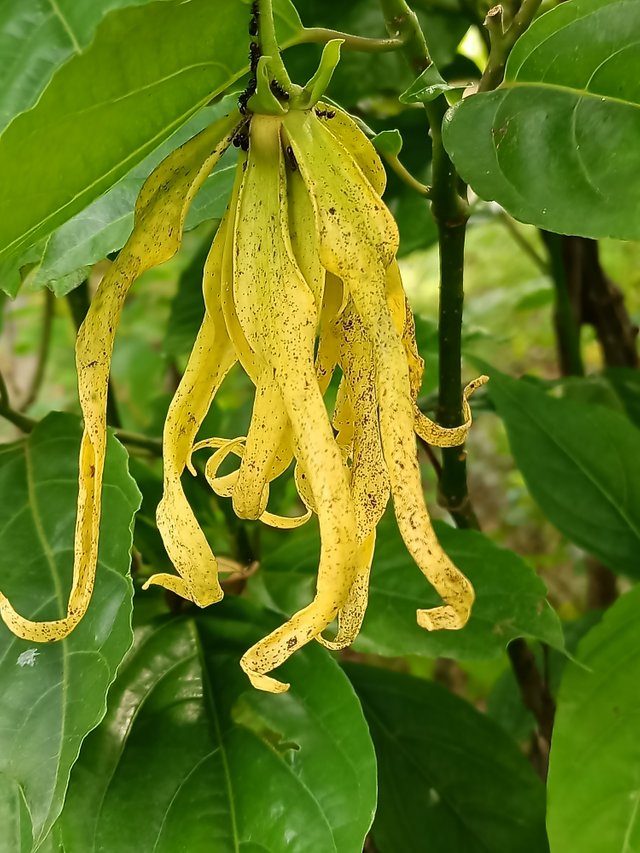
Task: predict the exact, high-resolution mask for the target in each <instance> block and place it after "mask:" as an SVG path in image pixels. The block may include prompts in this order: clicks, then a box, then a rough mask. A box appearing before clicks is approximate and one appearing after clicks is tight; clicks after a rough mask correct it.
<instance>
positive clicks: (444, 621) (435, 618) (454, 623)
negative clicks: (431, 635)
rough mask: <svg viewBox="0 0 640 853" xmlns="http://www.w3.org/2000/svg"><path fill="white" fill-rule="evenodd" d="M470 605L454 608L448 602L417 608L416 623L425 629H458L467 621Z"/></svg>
mask: <svg viewBox="0 0 640 853" xmlns="http://www.w3.org/2000/svg"><path fill="white" fill-rule="evenodd" d="M470 614H471V607H470V606H469V607H465V608H464V609H455V608H454V607H452V606H451V605H450V604H446V605H443V606H442V607H432V608H431V609H429V610H417V611H416V618H417V622H418V625H419V626H420V627H421V628H424V629H425V630H427V631H459V630H460V628H464V626H465V625H466V624H467V622H468V621H469V616H470Z"/></svg>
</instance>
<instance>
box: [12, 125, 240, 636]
mask: <svg viewBox="0 0 640 853" xmlns="http://www.w3.org/2000/svg"><path fill="white" fill-rule="evenodd" d="M239 121H240V116H239V115H238V114H237V113H234V114H232V115H230V116H226V117H225V118H223V119H221V120H220V121H218V122H216V123H215V124H214V125H212V126H211V127H209V128H207V129H206V130H204V131H202V133H200V134H198V136H196V137H194V138H193V139H191V140H190V141H189V142H187V143H186V144H185V145H183V146H182V147H181V148H179V149H178V150H177V151H174V152H173V153H172V154H170V155H169V156H168V157H167V158H166V159H165V160H163V162H162V163H161V164H160V165H159V166H158V167H157V168H156V169H155V170H154V171H153V172H152V174H151V175H150V176H149V178H148V179H147V181H146V182H145V184H144V186H143V188H142V190H141V192H140V195H139V197H138V201H137V204H136V212H135V221H134V228H133V232H132V234H131V236H130V237H129V239H128V241H127V243H126V244H125V246H124V247H123V249H122V250H121V251H120V254H119V255H118V258H117V260H116V261H115V262H114V264H113V265H112V267H111V269H110V270H109V272H108V273H107V275H106V276H105V277H104V279H103V281H102V283H101V284H100V287H99V288H98V291H97V293H96V295H95V297H94V299H93V302H92V304H91V307H90V308H89V311H88V313H87V316H86V318H85V320H84V322H83V324H82V327H81V328H80V331H79V333H78V338H77V342H76V362H77V369H78V390H79V396H80V405H81V407H82V414H83V417H84V434H83V437H82V444H81V447H80V460H79V478H78V487H79V488H78V512H77V517H76V528H75V544H74V566H73V580H72V585H71V592H70V596H69V602H68V607H67V615H66V617H64V618H62V619H56V620H51V621H47V622H33V621H31V620H29V619H25V618H23V617H22V616H20V615H19V614H18V613H17V612H16V611H15V610H14V609H13V607H12V606H11V604H10V603H9V601H8V600H7V599H6V597H5V596H3V595H1V594H0V615H1V616H2V618H3V619H4V621H5V622H6V624H7V625H8V626H9V628H10V629H11V630H12V631H13V633H14V634H16V635H17V636H19V637H21V638H23V639H25V640H30V641H33V642H44V641H51V640H60V639H62V638H64V637H66V636H67V635H68V634H69V633H70V632H71V631H72V630H73V628H74V627H75V626H76V625H77V624H78V622H79V621H80V619H81V618H82V617H83V616H84V614H85V612H86V610H87V607H88V606H89V601H90V600H91V595H92V592H93V586H94V580H95V570H96V563H97V559H98V538H99V533H100V514H101V504H102V477H103V470H104V457H105V450H106V433H107V428H106V401H107V388H108V378H109V368H110V365H111V354H112V351H113V342H114V337H115V332H116V328H117V326H118V322H119V320H120V314H121V312H122V307H123V304H124V300H125V297H126V295H127V293H128V291H129V288H130V287H131V285H132V284H133V282H134V281H135V280H136V279H137V278H138V277H139V276H140V275H142V273H143V272H145V271H146V270H148V269H150V268H152V267H154V266H157V265H158V264H161V263H164V262H165V261H167V260H169V258H171V257H172V256H173V255H174V254H175V253H176V252H177V250H178V248H179V246H180V242H181V239H182V228H183V224H184V219H185V216H186V213H187V210H188V208H189V205H190V203H191V201H192V199H193V197H194V195H195V194H196V192H197V191H198V189H199V188H200V186H201V185H202V183H203V181H204V180H205V178H206V177H207V175H208V174H209V172H210V171H211V169H212V168H213V166H214V165H215V163H216V162H217V160H218V159H219V157H220V156H221V154H222V153H223V152H224V150H225V149H226V148H227V147H228V145H229V143H230V141H231V138H232V136H233V133H234V130H235V128H236V127H237V125H238V123H239Z"/></svg>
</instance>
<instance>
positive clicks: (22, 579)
mask: <svg viewBox="0 0 640 853" xmlns="http://www.w3.org/2000/svg"><path fill="white" fill-rule="evenodd" d="M80 435H81V431H80V428H79V424H78V421H77V419H76V418H74V417H72V416H71V415H62V414H53V415H49V417H47V418H45V419H44V420H43V421H42V422H41V423H40V424H39V425H38V426H37V427H36V428H35V429H34V431H33V432H32V433H31V435H30V436H29V437H28V439H25V440H24V441H21V442H18V443H16V444H10V445H5V446H3V447H2V448H1V449H0V494H2V495H3V496H4V499H3V501H2V503H0V531H1V533H0V589H2V592H3V593H5V594H6V595H7V597H8V598H9V600H10V601H11V602H12V604H14V606H15V607H16V609H17V610H18V611H19V612H20V613H22V614H24V615H25V616H27V617H29V618H32V619H56V618H60V617H61V616H63V615H64V614H65V613H66V609H67V594H68V589H69V587H70V583H71V569H72V565H73V537H74V527H75V516H76V496H77V490H78V454H79V447H80ZM139 501H140V495H139V492H138V489H137V488H136V485H135V483H134V482H133V480H132V479H131V477H130V476H129V474H128V471H127V455H126V453H125V451H124V449H123V448H122V447H121V446H120V445H119V444H118V443H117V442H116V441H115V440H114V439H110V440H109V452H108V456H107V466H106V471H105V479H104V511H103V516H102V526H101V533H100V555H99V562H98V572H97V578H96V586H95V591H94V594H93V599H92V601H91V604H90V606H89V610H88V612H87V615H86V616H85V617H84V619H83V620H82V622H81V623H80V625H79V626H78V627H77V628H76V629H75V631H74V632H73V633H72V634H71V636H70V637H69V638H68V639H66V640H63V641H62V642H58V643H51V644H43V645H39V646H34V644H33V643H28V642H25V641H24V640H19V639H17V638H16V637H14V636H13V634H11V633H10V632H9V629H8V628H6V627H5V626H4V624H2V623H0V683H2V702H1V703H0V804H1V805H0V814H1V821H2V827H3V832H2V834H1V837H0V851H2V853H17V851H20V853H23V851H29V850H31V834H32V833H33V839H34V842H39V841H41V840H42V839H43V838H44V837H45V836H46V834H47V832H48V830H49V828H50V827H51V826H52V824H53V822H54V821H55V819H56V818H57V816H58V814H59V812H60V810H61V808H62V803H63V800H64V795H65V791H66V788H67V783H68V780H69V773H70V771H71V766H72V765H73V763H74V761H75V760H76V757H77V755H78V751H79V749H80V745H81V743H82V741H83V739H84V737H85V736H86V735H87V733H88V732H90V731H91V729H93V728H94V727H95V726H96V725H97V724H98V723H99V722H100V720H101V719H102V717H103V715H104V712H105V708H106V694H107V690H108V688H109V685H110V684H111V683H112V681H113V680H114V678H115V675H116V670H117V668H118V666H119V664H120V662H121V660H122V658H123V656H124V654H125V652H126V651H127V649H128V648H129V646H130V645H131V640H132V632H131V596H132V588H131V580H130V578H129V576H128V570H129V552H130V548H131V531H132V526H133V516H134V513H135V511H136V509H137V508H138V506H139ZM5 827H7V828H9V827H10V829H9V831H8V832H6V833H5ZM27 827H28V829H27ZM27 837H28V840H29V843H28V844H25V839H26V838H27Z"/></svg>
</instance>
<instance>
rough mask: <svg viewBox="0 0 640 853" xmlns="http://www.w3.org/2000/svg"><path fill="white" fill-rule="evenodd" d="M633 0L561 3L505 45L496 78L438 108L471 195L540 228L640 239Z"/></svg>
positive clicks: (638, 39)
mask: <svg viewBox="0 0 640 853" xmlns="http://www.w3.org/2000/svg"><path fill="white" fill-rule="evenodd" d="M639 63H640V3H638V2H637V0H572V2H571V3H562V4H560V5H559V6H558V7H557V8H555V9H552V10H551V11H550V12H547V14H545V15H542V17H540V18H539V19H538V20H537V21H535V22H534V24H533V25H532V26H531V28H530V29H529V30H528V31H527V32H526V33H525V34H524V35H523V36H522V37H521V38H520V39H519V40H518V41H517V42H516V45H515V47H514V49H513V51H512V53H511V55H510V57H509V61H508V63H507V69H506V74H505V80H504V82H503V83H502V85H501V86H500V87H499V88H498V89H496V91H494V92H489V93H483V94H479V95H474V96H472V97H469V98H466V99H465V100H464V101H462V102H461V103H460V104H458V105H457V106H455V107H454V108H453V109H452V110H451V111H450V112H449V113H448V116H447V120H446V123H445V128H444V143H445V145H446V148H447V151H448V152H449V154H450V155H451V157H452V159H453V162H454V163H455V166H456V168H457V170H458V172H459V173H460V175H461V176H462V177H463V178H464V180H465V181H467V182H468V183H469V184H470V185H471V186H472V187H473V189H474V190H475V191H476V192H477V193H478V195H479V196H481V197H482V198H484V199H486V200H490V199H495V200H496V201H497V202H499V203H500V204H501V205H502V206H503V207H504V208H506V210H508V211H509V213H511V214H512V215H513V216H515V217H517V218H518V219H521V220H522V221H523V222H530V223H532V224H533V225H537V226H539V227H540V228H546V229H547V230H549V231H557V232H559V233H561V234H579V235H582V236H584V237H595V238H599V237H617V238H619V239H621V240H636V239H640V203H639V202H640V195H639V192H638V172H639V171H640V145H639V144H638V140H639V139H640V85H639V84H638V80H639V79H640V78H639V77H638V73H637V69H638V65H639Z"/></svg>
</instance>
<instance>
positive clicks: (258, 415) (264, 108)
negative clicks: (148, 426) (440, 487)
mask: <svg viewBox="0 0 640 853" xmlns="http://www.w3.org/2000/svg"><path fill="white" fill-rule="evenodd" d="M326 55H327V56H329V57H331V55H333V57H334V59H337V50H336V46H335V45H332V46H331V47H330V49H329V50H328V51H327V53H326ZM267 76H268V64H267V63H266V61H265V59H264V58H263V59H262V60H261V61H260V63H259V66H258V94H257V95H256V96H255V97H254V98H253V100H252V101H250V102H249V110H248V111H246V112H245V113H244V114H242V113H240V112H238V111H235V112H233V113H232V114H231V115H228V116H226V117H224V118H223V119H221V120H220V121H218V122H217V123H216V124H214V125H212V126H211V127H209V128H208V129H206V130H204V131H203V132H202V133H200V134H199V135H198V136H196V137H194V138H193V139H191V140H190V141H189V142H187V143H186V145H184V146H182V148H180V149H178V150H177V151H174V152H173V153H172V154H171V155H169V157H167V158H166V160H164V162H163V163H161V164H160V166H158V168H157V169H156V170H155V171H154V172H153V173H152V175H151V176H150V177H149V178H148V180H147V181H146V183H145V185H144V187H143V189H142V191H141V193H140V196H139V198H138V202H137V205H136V212H135V225H134V229H133V233H132V234H131V236H130V238H129V240H128V242H127V243H126V245H125V246H124V248H123V249H122V251H121V252H120V254H119V255H118V258H117V260H116V261H115V262H114V264H113V265H112V267H111V268H110V270H109V272H108V273H107V275H106V276H105V278H104V279H103V281H102V283H101V284H100V286H99V288H98V291H97V293H96V296H95V298H94V300H93V302H92V304H91V308H90V310H89V312H88V314H87V317H86V319H85V321H84V323H83V325H82V328H81V329H80V332H79V334H78V340H77V344H76V355H77V367H78V382H79V391H80V403H81V406H82V412H83V416H84V435H83V439H82V446H81V451H80V475H79V497H78V513H77V523H76V537H75V561H74V572H73V582H72V589H71V593H70V598H69V604H68V611H67V615H66V616H65V618H62V619H58V620H54V621H48V622H33V621H30V620H28V619H25V618H23V617H22V616H20V615H19V614H18V613H17V612H16V611H15V610H14V609H13V607H12V606H11V604H10V603H9V601H8V600H7V599H6V598H5V597H4V596H0V613H1V615H2V618H3V619H4V621H5V622H6V623H7V625H8V626H9V627H10V628H11V630H12V631H13V632H14V633H15V634H17V635H18V636H20V637H23V638H25V639H28V640H31V641H36V642H38V641H48V640H57V639H61V638H63V637H65V636H67V635H68V634H69V632H70V631H71V630H73V628H74V627H75V625H77V623H78V622H79V621H80V619H81V618H82V616H83V615H84V613H85V611H86V609H87V606H88V604H89V601H90V598H91V593H92V589H93V583H94V576H95V569H96V560H97V551H98V535H99V527H100V514H101V509H100V507H101V491H102V476H103V467H104V457H105V446H106V398H107V383H108V375H109V367H110V362H111V355H112V350H113V342H114V336H115V332H116V328H117V325H118V321H119V318H120V314H121V311H122V307H123V304H124V301H125V298H126V295H127V292H128V290H129V288H130V286H131V285H132V284H133V282H134V281H135V280H136V279H137V278H138V277H139V276H140V275H141V274H142V273H143V272H145V271H146V270H148V269H150V268H151V267H154V266H156V265H158V264H161V263H164V262H165V261H167V260H168V259H169V258H171V257H172V256H173V255H174V254H175V253H176V252H177V250H178V249H179V247H180V242H181V238H182V232H183V226H184V220H185V216H186V214H187V211H188V209H189V205H190V204H191V202H192V200H193V198H194V196H195V194H196V193H197V191H198V189H199V188H200V186H201V185H202V183H203V181H204V180H205V179H206V177H207V176H208V175H209V173H210V172H211V171H212V169H213V168H214V167H215V165H216V163H217V161H218V160H219V158H220V156H221V155H222V153H223V152H224V151H225V150H226V148H227V147H228V146H229V145H230V144H231V143H232V142H233V141H234V140H235V142H236V144H237V145H239V158H238V165H237V169H236V175H235V184H234V187H233V192H232V195H231V199H230V202H229V205H228V207H227V210H226V213H225V215H224V218H223V220H222V222H221V224H220V227H219V228H218V230H217V233H216V236H215V239H214V241H213V245H212V246H211V250H210V252H209V256H208V258H207V261H206V264H205V268H204V278H203V290H204V299H205V305H206V311H205V315H204V318H203V321H202V325H201V327H200V330H199V332H198V335H197V338H196V340H195V343H194V346H193V350H192V353H191V356H190V358H189V362H188V364H187V367H186V370H185V372H184V375H183V377H182V380H181V382H180V385H179V387H178V389H177V391H176V393H175V396H174V398H173V400H172V402H171V405H170V407H169V411H168V414H167V419H166V423H165V427H164V436H163V464H164V492H163V496H162V500H161V502H160V504H159V506H158V511H157V521H158V527H159V530H160V533H161V535H162V538H163V540H164V543H165V546H166V550H167V553H168V555H169V557H170V559H171V562H172V564H173V568H174V569H175V571H173V570H172V571H167V572H166V573H162V574H156V575H153V576H152V577H150V578H149V579H148V581H147V582H146V584H145V587H147V586H149V585H151V584H154V585H159V586H162V587H164V588H166V589H168V590H171V591H172V592H174V593H176V594H177V595H180V596H182V597H184V598H186V599H188V600H190V601H192V602H194V603H195V604H197V605H199V606H201V607H206V606H208V605H210V604H213V603H215V602H217V601H219V600H220V599H221V598H222V595H223V591H222V588H221V586H220V582H219V578H218V564H217V560H216V557H215V555H214V552H213V550H212V545H213V546H214V547H215V543H209V542H208V541H207V538H206V537H205V535H204V533H203V531H202V529H201V528H200V526H199V524H198V521H197V519H196V517H195V515H194V513H193V511H192V509H191V507H190V506H189V503H188V502H187V499H186V497H185V493H184V491H183V488H182V477H183V474H184V472H185V469H187V468H190V469H192V465H193V463H192V455H193V454H194V452H197V451H206V452H207V453H208V454H209V457H208V459H207V462H206V468H205V473H206V477H207V480H208V482H209V484H210V486H211V488H212V489H213V490H214V491H215V492H216V493H217V494H218V495H220V496H222V497H224V498H228V499H230V500H231V501H232V503H233V508H234V510H235V512H236V513H237V515H238V516H240V517H241V518H246V519H256V520H258V521H261V522H263V523H265V524H269V525H273V526H276V527H282V528H287V527H289V528H290V527H294V526H297V525H300V524H303V523H305V522H306V521H307V520H308V519H309V518H310V517H311V516H312V515H315V516H317V519H318V523H319V527H320V536H321V550H320V559H319V565H318V576H317V584H316V592H315V596H314V598H313V600H312V601H310V602H309V604H308V605H307V606H306V607H304V608H303V609H302V610H300V611H299V612H298V613H295V614H293V615H292V616H291V618H290V619H289V620H288V621H286V622H285V623H284V624H283V625H281V626H280V627H279V628H277V629H276V630H275V631H274V632H273V633H271V634H270V635H269V636H267V637H265V638H264V639H262V640H260V641H259V642H258V643H256V644H255V645H254V646H253V647H252V648H250V649H249V650H248V651H247V652H246V653H245V654H244V655H243V657H242V661H241V665H242V667H243V669H244V670H245V672H246V673H247V675H248V677H249V678H250V680H251V682H252V683H253V684H254V685H255V686H256V687H258V688H260V689H263V690H268V691H272V692H280V691H282V690H286V688H287V686H288V685H286V684H283V683H282V682H280V681H278V680H276V679H275V678H274V677H273V676H272V675H271V673H272V671H273V670H274V669H276V668H277V667H278V666H279V665H280V664H282V663H283V662H284V661H285V660H286V659H287V658H288V657H289V656H290V655H292V654H293V653H294V652H295V651H296V649H298V648H300V647H301V646H303V645H305V644H306V643H308V642H309V641H310V640H313V639H317V640H319V641H320V642H321V643H323V644H324V645H326V646H328V647H329V648H332V649H338V648H342V647H344V646H346V645H348V644H349V643H351V642H352V641H353V640H354V638H355V637H356V635H357V634H358V631H359V629H360V626H361V624H362V619H363V617H364V613H365V609H366V604H367V592H368V582H369V571H370V567H371V561H372V558H373V553H374V548H375V538H376V527H377V525H378V523H379V521H380V519H381V518H382V515H383V513H384V511H385V509H386V507H387V504H388V502H389V499H390V498H391V499H392V501H393V506H394V509H395V515H396V519H397V522H398V526H399V529H400V532H401V534H402V538H403V539H404V542H405V544H406V546H407V549H408V551H409V552H410V554H411V556H412V557H413V559H414V560H415V563H416V564H417V566H418V568H419V569H420V570H421V571H422V573H423V574H424V575H425V577H426V578H427V580H428V581H429V582H430V583H431V584H432V585H433V586H434V587H435V589H436V590H437V592H438V593H439V594H440V596H441V598H442V604H441V605H439V606H438V607H434V608H431V609H425V610H418V612H417V620H418V624H419V625H420V626H422V627H423V628H426V629H427V630H437V629H457V628H461V627H463V626H464V625H465V623H466V622H467V620H468V618H469V613H470V610H471V606H472V603H473V598H474V595H473V589H472V587H471V584H470V583H469V581H468V580H467V579H466V578H465V577H464V575H463V574H462V573H461V572H460V571H459V570H458V569H457V568H456V567H455V566H454V565H453V563H452V562H451V560H450V559H449V557H448V556H447V555H446V554H445V552H444V551H443V549H442V548H441V546H440V544H439V543H438V540H437V538H436V535H435V533H434V531H433V528H432V525H431V521H430V518H429V513H428V511H427V508H426V506H425V501H424V497H423V491H422V485H421V481H420V469H419V466H418V460H417V453H416V438H415V436H416V433H418V434H419V435H420V436H421V437H422V438H424V439H425V440H426V441H428V442H429V443H431V444H435V445H439V446H454V445H457V444H461V443H462V442H463V440H464V437H465V435H466V432H467V430H468V427H469V424H470V422H471V416H470V412H469V407H468V404H467V396H468V395H469V393H471V391H472V390H473V388H474V387H477V384H479V383H481V382H482V381H484V377H481V379H480V380H476V382H475V383H472V385H471V386H469V387H468V388H467V389H466V390H465V397H464V406H465V416H466V421H465V423H464V424H463V425H462V426H461V427H457V428H455V429H444V428H442V427H440V426H438V425H437V424H435V423H434V422H433V421H430V420H429V419H428V418H426V417H425V416H424V415H423V414H421V413H420V411H419V410H418V408H417V405H416V398H417V394H418V391H419V388H420V384H421V379H422V371H423V362H422V360H421V358H420V356H419V355H418V351H417V347H416V341H415V332H414V324H413V318H412V315H411V312H410V310H409V306H408V303H407V299H406V297H405V294H404V291H403V287H402V281H401V278H400V272H399V268H398V263H397V261H396V253H397V250H398V230H397V226H396V224H395V222H394V220H393V217H392V216H391V214H390V212H389V210H388V209H387V207H386V206H385V204H384V202H383V201H382V198H381V196H382V193H383V191H384V188H385V171H384V168H383V166H382V163H381V162H380V159H379V157H378V155H377V153H376V151H375V149H374V148H373V146H372V144H371V142H370V141H369V140H368V138H367V137H366V136H365V134H364V133H363V132H362V130H361V129H360V128H359V126H358V125H357V124H356V122H355V121H354V120H353V119H352V118H351V117H350V116H348V115H347V114H346V113H345V112H343V111H342V110H340V109H338V108H337V107H335V106H333V105H328V104H326V103H322V102H321V101H318V100H317V90H318V79H319V78H318V77H316V78H314V80H313V81H312V82H311V84H310V85H309V86H308V87H306V89H305V90H302V95H301V96H299V97H298V98H297V99H295V98H291V99H287V100H283V99H281V98H279V97H278V96H277V95H278V93H276V94H274V93H273V92H274V90H273V87H272V86H269V85H268V80H267V79H266V78H267ZM325 77H326V74H325ZM265 81H266V82H265ZM314 101H315V103H314ZM236 362H239V363H240V365H241V366H242V369H243V370H244V371H245V372H246V373H247V375H248V376H249V377H250V379H251V382H252V383H253V385H254V386H255V399H254V404H253V413H252V418H251V423H250V426H249V430H248V433H247V435H246V436H238V437H235V438H232V439H228V438H220V437H210V438H207V439H200V440H198V434H199V432H200V427H201V425H202V422H203V420H204V418H205V416H206V414H207V412H208V410H209V408H210V407H211V404H212V401H213V399H214V397H215V395H216V393H217V392H218V390H219V388H220V386H221V385H222V383H223V382H224V380H225V377H226V375H227V373H228V371H229V370H230V368H231V367H232V366H233V365H234V364H235V363H236ZM334 374H336V377H339V386H338V391H337V396H336V398H335V399H336V401H335V405H334V407H333V409H332V411H328V410H327V404H326V401H325V392H326V391H327V388H328V386H329V383H330V381H331V379H332V377H333V376H334ZM230 456H231V457H235V458H237V467H236V469H235V470H234V471H233V472H232V473H230V474H229V473H227V474H225V475H219V473H218V471H219V469H220V466H221V464H222V463H223V461H224V460H225V459H228V458H229V457H230ZM289 471H291V472H292V476H294V477H295V483H296V486H297V489H298V493H299V495H300V498H301V502H302V504H303V506H304V507H305V511H304V512H303V513H301V514H300V515H299V516H297V517H294V518H289V517H283V516H278V515H276V514H274V513H272V512H271V511H270V510H269V487H270V484H271V482H272V481H273V480H275V479H276V478H277V477H279V476H281V475H286V473H287V472H289ZM336 617H337V619H338V630H337V634H336V635H335V636H334V637H333V638H332V639H329V638H328V637H326V636H325V634H324V632H325V631H326V629H327V627H328V626H329V625H330V624H331V623H332V622H333V621H334V620H335V619H336Z"/></svg>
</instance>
